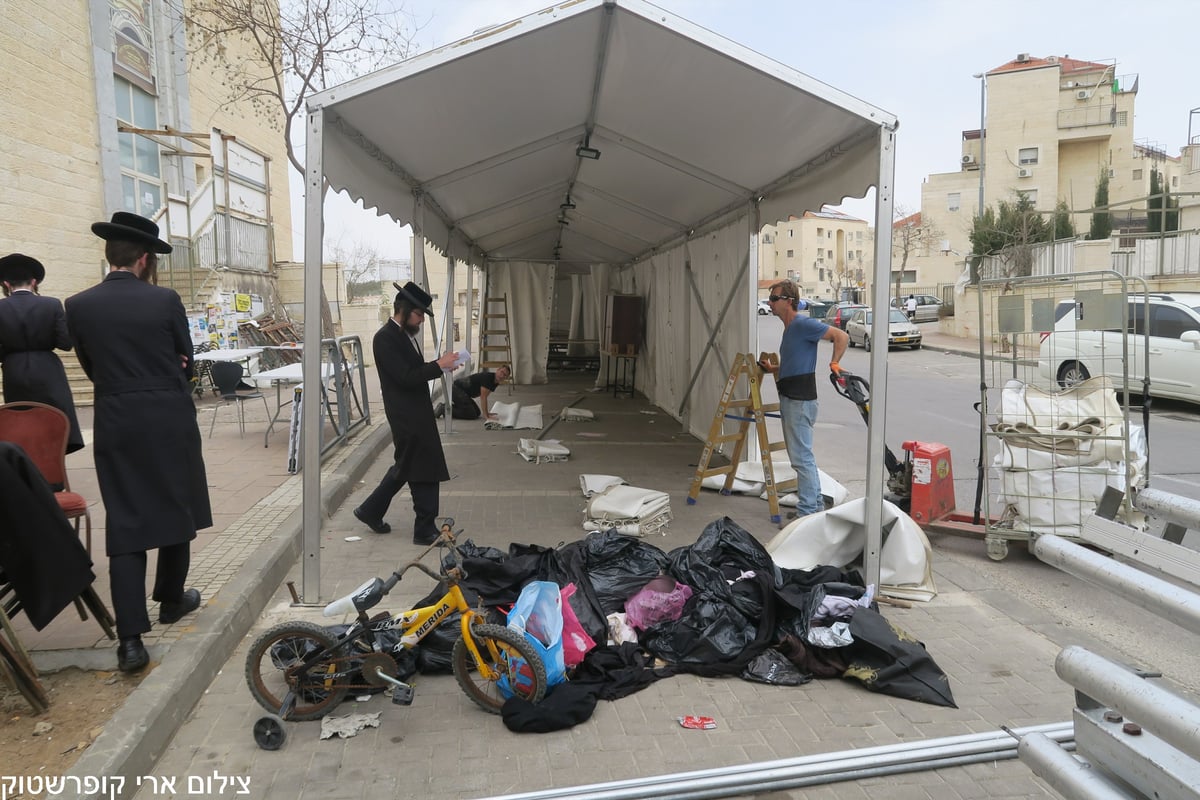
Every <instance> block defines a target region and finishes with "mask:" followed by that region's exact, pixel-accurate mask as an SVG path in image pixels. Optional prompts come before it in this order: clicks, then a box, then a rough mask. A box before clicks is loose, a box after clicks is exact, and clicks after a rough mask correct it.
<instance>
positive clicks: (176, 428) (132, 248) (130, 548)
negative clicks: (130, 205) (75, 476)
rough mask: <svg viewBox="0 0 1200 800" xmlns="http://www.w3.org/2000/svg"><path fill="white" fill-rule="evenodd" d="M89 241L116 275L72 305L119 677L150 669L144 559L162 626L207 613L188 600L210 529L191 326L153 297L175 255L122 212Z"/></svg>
mask: <svg viewBox="0 0 1200 800" xmlns="http://www.w3.org/2000/svg"><path fill="white" fill-rule="evenodd" d="M92 232H93V233H95V234H96V235H97V236H99V237H100V238H102V239H104V240H105V241H106V243H105V247H104V256H105V258H106V259H107V260H108V264H109V267H110V269H109V273H108V275H106V276H105V278H104V280H103V281H102V282H101V283H100V284H98V285H96V286H93V287H92V288H91V289H88V290H86V291H84V292H80V293H79V294H77V295H75V296H74V297H72V298H70V299H68V300H67V304H66V305H67V326H68V328H69V329H70V331H71V335H72V336H73V337H74V339H75V352H76V354H77V355H78V356H79V363H80V364H81V365H83V369H84V372H86V373H87V376H88V377H89V378H90V379H91V380H92V383H93V384H94V386H95V397H96V400H95V422H94V429H95V442H94V445H93V449H94V451H95V459H96V478H97V479H98V481H99V484H100V495H101V497H102V498H103V500H104V509H105V513H106V515H107V526H106V545H107V550H108V570H109V577H110V580H111V583H112V601H113V611H114V613H115V616H116V620H117V635H118V637H119V638H120V645H119V646H118V649H117V666H118V667H119V668H120V669H121V670H122V671H125V672H132V671H135V670H139V669H141V668H142V667H144V666H146V664H147V663H148V661H149V656H148V655H147V653H146V648H145V647H144V646H143V645H142V638H141V635H142V634H143V633H146V632H147V631H149V630H150V615H149V613H147V609H146V553H147V551H149V550H157V551H158V567H157V569H156V572H155V580H154V591H153V593H152V595H151V596H152V598H153V599H154V600H156V601H158V602H159V611H158V621H159V622H160V623H162V624H164V625H170V624H172V623H175V622H177V621H178V620H179V619H180V618H181V617H183V616H184V615H185V614H189V613H191V612H192V611H195V610H196V609H197V608H199V607H200V592H198V591H196V590H195V589H187V590H185V589H184V584H185V582H186V581H187V574H188V567H189V565H190V559H191V541H192V539H194V538H196V531H197V530H199V529H201V528H207V527H209V526H211V525H212V510H211V508H210V506H209V499H208V483H207V480H206V477H205V471H204V456H203V453H202V452H201V440H200V428H199V426H198V425H197V424H196V406H195V404H194V403H193V402H192V397H191V389H190V383H189V381H190V379H191V378H192V375H193V374H194V367H193V364H192V358H191V356H192V342H191V339H190V337H189V336H188V325H187V315H186V313H185V312H184V309H183V303H182V301H180V299H179V295H178V294H176V293H175V292H174V291H172V290H170V289H166V288H163V287H159V286H157V285H155V277H156V275H157V270H158V254H159V253H169V252H171V245H169V244H167V243H166V242H164V241H162V240H161V239H159V238H158V226H157V225H155V224H154V223H153V222H151V221H150V220H148V219H146V218H145V217H140V216H138V215H137V214H130V213H128V212H124V211H118V212H117V213H115V214H113V216H112V221H111V222H97V223H96V224H94V225H92Z"/></svg>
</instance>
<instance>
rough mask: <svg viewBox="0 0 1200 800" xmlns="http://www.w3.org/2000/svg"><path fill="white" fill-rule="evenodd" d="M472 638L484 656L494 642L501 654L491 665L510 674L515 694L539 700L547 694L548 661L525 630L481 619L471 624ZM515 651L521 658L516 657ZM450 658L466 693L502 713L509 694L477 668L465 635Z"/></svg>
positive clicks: (481, 703) (496, 712) (534, 700)
mask: <svg viewBox="0 0 1200 800" xmlns="http://www.w3.org/2000/svg"><path fill="white" fill-rule="evenodd" d="M471 638H473V639H474V640H475V646H476V647H477V648H479V652H480V655H482V656H483V657H484V658H487V657H488V654H489V648H488V645H489V643H490V644H492V645H494V646H495V648H496V651H497V653H498V654H499V658H498V659H497V660H496V661H494V662H492V663H491V665H490V666H491V667H492V669H493V670H495V671H497V672H499V673H501V674H502V675H506V676H508V677H509V685H510V686H512V687H513V688H514V694H516V696H518V697H522V698H524V699H525V700H528V701H529V702H531V703H536V702H538V701H540V700H541V699H542V698H543V697H545V696H546V665H545V664H543V663H542V657H541V656H540V655H538V653H537V651H536V650H534V649H533V645H531V644H530V643H529V640H528V639H526V638H525V636H524V635H523V634H520V633H518V632H516V631H514V630H509V629H508V628H506V627H504V626H503V625H488V624H485V623H478V624H474V625H472V626H471ZM514 653H515V654H516V655H517V656H518V657H519V659H514V658H513V655H514ZM451 662H452V664H453V667H454V677H455V678H456V679H457V680H458V685H459V686H461V687H462V690H463V691H464V692H466V693H467V697H469V698H471V699H472V700H474V701H475V703H476V704H478V705H479V707H480V708H482V709H483V710H484V711H487V712H488V713H489V714H499V713H500V708H501V706H503V705H504V701H505V699H506V698H505V697H504V694H503V693H502V692H501V691H500V686H499V685H498V682H496V681H489V680H487V679H486V678H483V677H482V676H481V675H480V674H479V672H478V671H477V670H475V659H474V658H472V656H471V651H470V650H468V649H467V643H466V641H465V640H464V639H462V638H460V639H459V640H458V641H456V642H455V643H454V651H453V653H452V654H451Z"/></svg>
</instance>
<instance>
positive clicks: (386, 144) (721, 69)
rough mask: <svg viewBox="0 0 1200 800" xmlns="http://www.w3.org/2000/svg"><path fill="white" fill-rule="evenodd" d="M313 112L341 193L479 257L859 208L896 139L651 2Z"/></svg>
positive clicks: (513, 41)
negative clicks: (320, 121) (887, 144)
mask: <svg viewBox="0 0 1200 800" xmlns="http://www.w3.org/2000/svg"><path fill="white" fill-rule="evenodd" d="M309 109H310V111H316V110H322V111H323V114H324V125H323V128H322V131H321V138H322V153H323V157H324V161H323V170H324V174H325V177H326V178H327V180H328V181H329V183H330V185H331V186H332V188H334V189H335V190H345V191H346V192H348V193H349V194H350V196H351V197H353V198H354V199H356V200H361V201H363V203H364V205H365V206H366V207H368V208H375V209H377V210H378V211H379V213H381V214H383V213H386V214H388V215H390V216H391V217H393V218H394V219H396V220H397V221H398V222H400V223H402V224H404V223H417V224H416V225H414V228H415V229H416V228H419V229H420V232H421V233H422V234H423V235H424V236H425V238H427V239H428V240H429V241H431V242H433V243H434V244H435V245H437V246H438V247H439V248H447V247H448V248H449V252H450V253H451V254H452V255H454V256H455V257H456V258H459V259H467V260H471V261H478V260H479V259H480V258H481V257H484V256H486V257H487V258H489V259H493V260H495V259H515V260H533V259H547V260H561V261H577V262H592V263H595V262H606V263H628V262H631V261H635V260H637V259H639V258H641V257H643V256H646V255H648V254H649V253H651V252H653V251H654V250H655V249H657V248H660V247H663V246H665V245H669V244H670V243H672V242H674V241H677V240H679V239H680V238H681V237H683V236H686V235H687V234H688V232H689V231H698V230H700V229H702V228H703V227H704V226H706V225H709V224H710V223H714V222H718V221H720V220H722V219H723V218H725V217H728V216H729V215H730V214H731V213H736V212H740V211H743V210H745V209H746V208H748V207H749V205H750V203H752V202H753V201H754V200H755V199H757V198H761V201H760V220H761V221H762V222H764V223H765V222H772V221H774V220H776V219H781V218H784V217H786V216H787V215H788V214H789V213H791V214H799V213H801V212H803V211H804V210H806V209H813V210H819V208H820V206H821V204H822V203H834V204H836V203H838V202H840V201H841V200H842V198H844V197H847V196H853V197H861V196H863V195H865V194H866V191H867V190H868V188H869V187H870V186H872V185H875V184H877V183H878V173H879V160H878V153H879V147H880V142H881V141H882V139H881V128H882V129H883V130H884V131H885V132H890V131H891V130H892V129H894V128H895V126H896V120H895V117H893V116H892V115H890V114H888V113H887V112H884V111H881V110H879V109H878V108H875V107H873V106H870V105H868V104H866V103H864V102H862V101H860V100H857V99H855V98H853V97H851V96H849V95H847V94H845V93H843V92H840V91H838V90H836V89H834V88H832V87H830V86H827V85H825V84H823V83H820V82H819V81H816V80H814V79H812V78H809V77H807V76H805V75H803V74H801V73H799V72H796V71H795V70H793V69H790V68H788V67H785V66H783V65H781V64H778V63H776V62H774V61H771V60H769V59H767V58H765V57H763V56H761V55H759V54H757V53H754V52H752V51H750V50H748V49H746V48H744V47H742V46H740V45H737V44H735V43H733V42H730V41H728V40H726V39H723V38H721V37H719V36H717V35H715V34H713V33H711V32H709V31H707V30H704V29H703V28H699V27H697V26H695V25H692V24H691V23H688V22H686V21H684V20H682V19H680V18H678V17H674V16H672V15H670V14H667V13H666V12H664V11H662V10H661V9H658V8H656V7H654V6H652V5H649V4H648V3H644V2H641V0H619V2H615V1H614V0H574V2H564V3H561V4H560V5H558V6H555V7H552V8H548V9H546V10H544V11H541V12H538V13H535V14H531V15H529V16H527V17H524V18H522V19H519V20H516V21H513V22H510V23H507V24H505V25H500V26H496V27H494V28H490V29H488V30H486V31H483V32H481V33H478V34H477V35H475V36H473V37H470V38H468V39H464V40H462V41H459V42H456V43H454V44H451V45H447V46H446V47H442V48H440V49H437V50H433V51H430V52H428V53H424V54H422V55H419V56H416V57H414V58H411V59H408V60H406V61H404V62H401V63H400V64H397V65H395V66H393V67H390V68H388V69H385V70H381V71H379V72H376V73H374V74H371V75H368V76H365V77H363V78H360V79H357V80H355V81H351V82H349V83H347V84H344V85H342V86H339V87H336V88H333V89H329V90H327V91H325V92H322V93H320V94H318V95H315V96H314V97H313V98H312V99H311V101H310V103H309ZM581 147H589V148H592V149H594V150H595V151H599V158H596V159H593V158H586V157H582V156H581V155H579V153H578V150H579V148H581ZM584 152H585V153H586V150H585V151H584ZM889 178H890V176H889ZM418 197H419V198H420V202H421V203H422V204H423V206H424V211H423V213H422V214H421V215H420V217H417V211H416V198H418Z"/></svg>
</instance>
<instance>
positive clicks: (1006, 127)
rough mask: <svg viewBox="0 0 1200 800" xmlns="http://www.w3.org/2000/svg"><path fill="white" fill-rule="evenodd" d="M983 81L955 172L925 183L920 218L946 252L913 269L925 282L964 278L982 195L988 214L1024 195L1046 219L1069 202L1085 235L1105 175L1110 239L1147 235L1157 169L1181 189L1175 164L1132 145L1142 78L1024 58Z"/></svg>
mask: <svg viewBox="0 0 1200 800" xmlns="http://www.w3.org/2000/svg"><path fill="white" fill-rule="evenodd" d="M981 80H982V81H983V82H984V83H983V84H981V87H980V89H981V92H984V93H985V94H984V97H985V103H984V106H985V111H984V119H983V126H982V129H976V130H967V131H963V135H962V147H961V152H960V153H959V154H958V155H957V159H958V162H959V163H958V165H957V168H956V169H955V171H953V172H946V173H940V174H934V175H930V176H929V177H928V178H927V179H926V180H925V183H924V185H923V186H922V191H921V215H922V218H923V219H924V220H925V222H926V223H927V224H928V225H930V226H931V227H933V228H935V229H937V230H939V231H941V233H942V238H941V241H942V244H941V246H940V247H939V248H938V252H935V253H933V254H931V255H928V256H924V257H921V258H919V259H918V260H917V264H918V269H919V271H920V273H921V274H920V278H919V281H920V282H921V283H930V282H950V281H953V280H954V279H955V277H957V275H958V274H959V273H960V272H961V270H962V264H963V261H964V259H965V257H966V255H967V254H969V253H970V252H971V244H970V231H971V226H972V221H973V220H974V218H975V217H976V216H977V215H978V213H979V211H980V203H979V198H980V195H981V194H982V197H983V207H984V208H987V207H989V206H990V207H995V206H996V204H997V203H999V202H1000V201H1002V200H1003V201H1009V202H1011V201H1014V200H1015V199H1016V198H1017V195H1018V193H1021V194H1024V195H1026V196H1027V197H1028V198H1029V199H1030V200H1031V201H1033V204H1034V207H1035V208H1037V209H1038V210H1039V211H1040V212H1042V213H1044V214H1047V215H1049V214H1051V213H1053V211H1054V208H1055V206H1056V205H1057V204H1058V202H1059V201H1060V200H1061V201H1065V202H1066V204H1067V207H1068V208H1069V209H1071V210H1072V211H1073V212H1074V213H1073V215H1072V221H1073V223H1074V226H1075V230H1076V232H1077V233H1078V234H1079V235H1081V236H1084V235H1086V234H1087V232H1088V229H1089V226H1090V224H1091V213H1090V209H1091V208H1092V206H1093V204H1094V200H1095V195H1096V187H1097V183H1098V181H1099V179H1100V176H1101V175H1105V176H1107V178H1108V182H1109V186H1108V197H1109V203H1110V205H1111V206H1112V207H1113V230H1114V232H1119V231H1125V232H1133V231H1138V230H1145V227H1146V207H1147V206H1146V196H1147V195H1148V194H1149V193H1150V186H1151V174H1152V172H1153V171H1154V170H1157V171H1158V172H1159V173H1161V174H1162V175H1163V176H1164V180H1165V182H1166V184H1167V186H1168V187H1169V188H1170V189H1171V190H1172V191H1177V190H1178V187H1179V177H1180V167H1179V165H1180V161H1179V159H1178V158H1174V157H1171V156H1168V155H1167V153H1166V151H1165V149H1164V148H1163V147H1161V146H1160V145H1157V144H1156V143H1153V142H1146V141H1139V140H1136V139H1135V138H1134V127H1133V123H1134V109H1135V101H1136V99H1137V92H1138V76H1137V75H1136V74H1119V73H1118V70H1117V64H1116V61H1114V60H1107V61H1083V60H1079V59H1074V58H1070V57H1068V56H1047V57H1045V58H1037V57H1032V56H1030V55H1028V54H1024V53H1023V54H1020V55H1018V56H1017V57H1016V58H1015V59H1013V60H1012V61H1009V62H1008V63H1006V64H1002V65H1000V66H998V67H995V68H994V69H991V70H989V71H987V72H986V73H985V74H984V75H983V76H982V78H981Z"/></svg>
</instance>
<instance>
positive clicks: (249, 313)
mask: <svg viewBox="0 0 1200 800" xmlns="http://www.w3.org/2000/svg"><path fill="white" fill-rule="evenodd" d="M264 310H265V308H264V305H263V300H262V297H260V296H259V295H256V294H232V293H229V294H216V295H213V300H212V302H210V303H208V304H207V305H206V306H205V307H204V310H203V311H196V312H192V313H190V314H188V329H189V331H190V332H191V336H192V344H193V345H201V344H204V343H206V342H207V343H209V344H211V345H212V347H213V348H216V349H218V350H232V349H236V348H238V347H240V346H241V345H240V344H239V341H240V339H239V336H238V324H239V323H242V322H246V321H248V320H252V319H254V318H255V317H258V316H261V315H262V313H263V311H264Z"/></svg>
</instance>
